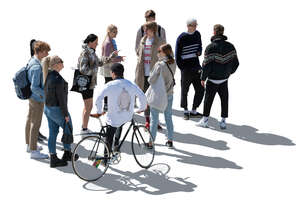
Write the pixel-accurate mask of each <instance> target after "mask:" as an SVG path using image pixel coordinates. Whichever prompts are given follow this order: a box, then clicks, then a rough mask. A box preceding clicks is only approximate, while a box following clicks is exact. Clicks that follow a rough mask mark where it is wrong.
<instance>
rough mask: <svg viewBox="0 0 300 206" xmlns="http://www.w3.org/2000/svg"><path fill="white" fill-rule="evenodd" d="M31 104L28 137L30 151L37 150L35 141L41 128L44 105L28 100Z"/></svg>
mask: <svg viewBox="0 0 300 206" xmlns="http://www.w3.org/2000/svg"><path fill="white" fill-rule="evenodd" d="M29 101H31V104H32V108H33V110H32V116H31V125H30V136H29V146H30V150H31V151H36V150H37V139H38V135H39V130H40V127H41V121H42V116H43V110H44V103H43V102H37V101H35V100H33V99H30V100H29Z"/></svg>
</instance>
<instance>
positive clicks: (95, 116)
mask: <svg viewBox="0 0 300 206" xmlns="http://www.w3.org/2000/svg"><path fill="white" fill-rule="evenodd" d="M104 114H105V112H102V113H101V114H98V113H96V114H90V117H94V118H99V117H100V116H102V115H104Z"/></svg>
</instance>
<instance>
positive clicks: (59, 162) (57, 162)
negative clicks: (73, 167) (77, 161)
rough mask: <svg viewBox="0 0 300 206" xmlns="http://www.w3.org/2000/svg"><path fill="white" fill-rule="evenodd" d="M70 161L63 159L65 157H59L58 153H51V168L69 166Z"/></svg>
mask: <svg viewBox="0 0 300 206" xmlns="http://www.w3.org/2000/svg"><path fill="white" fill-rule="evenodd" d="M67 165H68V162H67V161H65V160H63V159H59V158H58V157H57V156H56V154H51V155H50V167H51V168H55V167H64V166H67Z"/></svg>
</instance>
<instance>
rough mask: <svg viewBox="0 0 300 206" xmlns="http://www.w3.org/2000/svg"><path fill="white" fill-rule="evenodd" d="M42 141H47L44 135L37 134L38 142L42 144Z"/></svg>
mask: <svg viewBox="0 0 300 206" xmlns="http://www.w3.org/2000/svg"><path fill="white" fill-rule="evenodd" d="M43 141H47V137H45V136H44V135H42V134H41V133H40V132H39V135H38V142H40V143H42V142H43Z"/></svg>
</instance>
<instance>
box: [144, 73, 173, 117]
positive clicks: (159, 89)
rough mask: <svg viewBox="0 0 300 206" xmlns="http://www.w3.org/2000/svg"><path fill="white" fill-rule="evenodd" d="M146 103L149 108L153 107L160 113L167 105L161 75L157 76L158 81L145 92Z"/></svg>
mask: <svg viewBox="0 0 300 206" xmlns="http://www.w3.org/2000/svg"><path fill="white" fill-rule="evenodd" d="M146 97H147V102H148V105H149V106H150V107H153V108H155V109H157V110H159V111H160V112H163V111H165V109H166V108H167V105H168V97H167V91H166V87H165V82H164V79H163V77H162V74H161V73H160V74H159V77H158V79H157V80H156V82H155V83H154V84H151V85H150V86H149V88H148V89H147V91H146Z"/></svg>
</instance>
